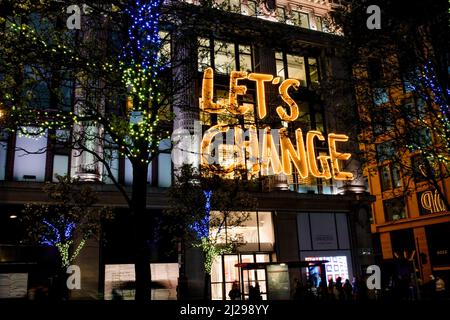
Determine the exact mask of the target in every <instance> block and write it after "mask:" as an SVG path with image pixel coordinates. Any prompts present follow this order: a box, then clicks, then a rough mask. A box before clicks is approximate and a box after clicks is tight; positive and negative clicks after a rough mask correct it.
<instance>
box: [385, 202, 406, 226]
mask: <svg viewBox="0 0 450 320" xmlns="http://www.w3.org/2000/svg"><path fill="white" fill-rule="evenodd" d="M383 204H384V216H385V219H386V221H396V220H399V219H405V218H406V207H405V200H404V199H403V198H402V197H398V198H394V199H389V200H384V201H383Z"/></svg>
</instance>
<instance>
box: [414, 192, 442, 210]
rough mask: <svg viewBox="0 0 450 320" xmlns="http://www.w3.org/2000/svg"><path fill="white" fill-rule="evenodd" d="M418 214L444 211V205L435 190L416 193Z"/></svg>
mask: <svg viewBox="0 0 450 320" xmlns="http://www.w3.org/2000/svg"><path fill="white" fill-rule="evenodd" d="M418 198H419V206H420V214H429V213H435V212H442V211H445V210H446V209H445V204H444V201H442V199H441V197H440V195H439V193H438V192H437V191H436V190H435V191H434V192H433V191H431V190H428V191H424V192H421V193H418Z"/></svg>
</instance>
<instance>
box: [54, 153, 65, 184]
mask: <svg viewBox="0 0 450 320" xmlns="http://www.w3.org/2000/svg"><path fill="white" fill-rule="evenodd" d="M68 171H69V156H68V155H63V154H55V155H54V156H53V171H52V180H53V182H58V179H57V178H56V175H60V176H65V175H67V173H68Z"/></svg>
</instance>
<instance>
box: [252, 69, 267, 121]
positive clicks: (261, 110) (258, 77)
mask: <svg viewBox="0 0 450 320" xmlns="http://www.w3.org/2000/svg"><path fill="white" fill-rule="evenodd" d="M248 79H249V80H252V81H256V102H257V104H258V116H259V118H260V119H263V118H265V117H266V115H267V107H266V91H265V88H264V83H265V82H268V81H272V79H273V76H272V75H271V74H263V73H250V74H249V75H248Z"/></svg>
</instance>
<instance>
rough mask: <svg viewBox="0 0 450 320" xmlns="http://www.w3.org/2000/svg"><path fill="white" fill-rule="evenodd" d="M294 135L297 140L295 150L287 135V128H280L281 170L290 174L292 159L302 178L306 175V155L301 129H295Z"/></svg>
mask: <svg viewBox="0 0 450 320" xmlns="http://www.w3.org/2000/svg"><path fill="white" fill-rule="evenodd" d="M295 137H296V140H297V151H295V149H294V146H293V145H292V143H291V140H290V139H289V137H288V135H287V129H286V128H282V129H280V145H281V159H282V162H283V172H284V174H285V175H291V174H292V164H291V161H292V162H293V163H294V166H295V168H296V169H297V171H298V172H299V174H300V176H301V177H302V179H305V178H307V177H308V159H307V157H306V150H305V144H304V142H303V134H302V129H297V130H295Z"/></svg>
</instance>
